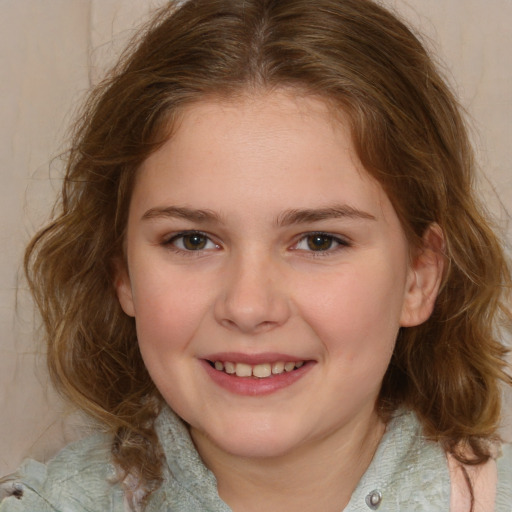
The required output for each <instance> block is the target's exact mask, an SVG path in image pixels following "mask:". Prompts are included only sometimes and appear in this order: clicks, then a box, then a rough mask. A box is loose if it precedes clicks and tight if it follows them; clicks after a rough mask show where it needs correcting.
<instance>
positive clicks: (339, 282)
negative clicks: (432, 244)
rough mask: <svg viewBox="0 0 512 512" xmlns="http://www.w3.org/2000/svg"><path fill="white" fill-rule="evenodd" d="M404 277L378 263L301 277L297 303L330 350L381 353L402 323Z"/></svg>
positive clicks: (388, 351) (391, 343) (346, 355)
mask: <svg viewBox="0 0 512 512" xmlns="http://www.w3.org/2000/svg"><path fill="white" fill-rule="evenodd" d="M403 279H404V278H403V276H398V275H396V272H393V271H392V269H384V268H383V267H382V266H378V265H374V266H372V265H369V266H367V267H365V268H363V269H348V268H347V269H346V270H345V271H343V270H342V271H341V272H340V273H339V274H337V275H335V276H330V277H327V276H326V277H325V279H322V280H319V279H318V276H317V279H315V280H314V281H312V282H305V283H304V284H303V286H302V287H301V288H300V290H299V291H298V293H297V301H296V303H297V305H298V307H299V309H300V310H301V316H303V318H305V319H306V322H307V323H308V324H309V325H310V326H311V327H312V328H313V330H314V331H315V332H316V334H317V335H318V336H319V338H320V339H321V340H322V341H323V342H324V344H325V345H327V348H328V351H329V353H331V354H332V353H343V356H344V359H348V360H350V361H354V360H355V359H357V358H358V357H360V356H361V355H362V354H364V355H365V357H370V358H372V357H373V356H375V357H379V358H380V357H382V355H383V352H384V353H385V354H386V355H388V354H389V355H390V354H391V352H392V350H393V347H394V342H395V339H396V336H397V333H398V329H399V327H400V317H401V311H402V306H403V297H404V294H403V290H404V284H403ZM377 349H379V350H377Z"/></svg>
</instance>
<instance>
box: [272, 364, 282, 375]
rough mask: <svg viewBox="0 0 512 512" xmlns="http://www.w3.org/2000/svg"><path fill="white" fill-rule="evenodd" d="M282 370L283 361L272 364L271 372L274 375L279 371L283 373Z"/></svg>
mask: <svg viewBox="0 0 512 512" xmlns="http://www.w3.org/2000/svg"><path fill="white" fill-rule="evenodd" d="M283 372H284V363H283V362H279V363H274V364H273V365H272V373H273V374H274V375H279V374H280V373H283Z"/></svg>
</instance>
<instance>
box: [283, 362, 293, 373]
mask: <svg viewBox="0 0 512 512" xmlns="http://www.w3.org/2000/svg"><path fill="white" fill-rule="evenodd" d="M294 368H295V363H285V365H284V371H285V372H291V371H292V370H293V369H294Z"/></svg>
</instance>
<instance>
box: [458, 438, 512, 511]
mask: <svg viewBox="0 0 512 512" xmlns="http://www.w3.org/2000/svg"><path fill="white" fill-rule="evenodd" d="M448 465H449V467H450V480H451V507H450V510H451V511H452V512H459V511H466V510H470V509H471V494H470V493H469V492H468V481H469V482H470V483H471V487H472V490H473V495H474V499H475V504H474V510H475V512H487V511H496V512H505V511H510V510H512V445H510V444H505V445H503V446H502V447H501V450H499V455H498V456H497V457H496V458H492V459H490V460H489V461H487V462H486V463H485V464H479V465H476V466H471V465H462V464H460V463H458V462H457V461H456V460H455V459H454V457H453V456H451V455H448Z"/></svg>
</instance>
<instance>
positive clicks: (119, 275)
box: [114, 260, 135, 316]
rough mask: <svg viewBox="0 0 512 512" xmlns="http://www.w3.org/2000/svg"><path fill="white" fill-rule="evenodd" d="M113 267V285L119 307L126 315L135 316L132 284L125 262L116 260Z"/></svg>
mask: <svg viewBox="0 0 512 512" xmlns="http://www.w3.org/2000/svg"><path fill="white" fill-rule="evenodd" d="M114 268H115V280H114V286H115V289H116V294H117V299H118V300H119V304H121V308H122V309H123V311H124V312H125V313H126V314H127V315H128V316H135V307H134V303H133V291H132V285H131V280H130V275H129V273H128V268H127V266H126V263H125V262H124V261H120V260H117V261H116V262H115V263H114Z"/></svg>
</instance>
